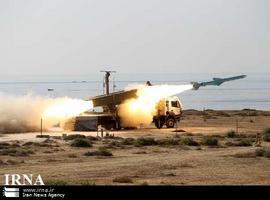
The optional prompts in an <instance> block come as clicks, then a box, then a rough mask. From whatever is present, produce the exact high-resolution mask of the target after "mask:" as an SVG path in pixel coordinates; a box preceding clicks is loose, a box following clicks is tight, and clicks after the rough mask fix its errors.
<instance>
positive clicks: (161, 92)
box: [119, 84, 193, 127]
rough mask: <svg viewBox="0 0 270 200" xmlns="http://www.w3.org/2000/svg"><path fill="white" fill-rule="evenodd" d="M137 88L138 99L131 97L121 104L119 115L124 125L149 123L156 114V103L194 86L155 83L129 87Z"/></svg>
mask: <svg viewBox="0 0 270 200" xmlns="http://www.w3.org/2000/svg"><path fill="white" fill-rule="evenodd" d="M135 88H136V89H137V90H138V91H137V96H138V98H136V99H129V100H127V101H126V102H124V103H123V104H121V105H120V106H119V116H120V117H121V119H122V124H123V125H124V126H132V127H133V126H138V125H140V124H144V125H149V124H150V123H151V122H152V119H153V116H154V115H155V114H156V104H157V103H158V102H159V101H160V100H161V99H163V98H167V97H170V96H173V95H176V94H179V93H181V92H184V91H186V90H190V89H192V88H193V86H192V84H188V85H155V86H145V85H137V86H131V87H128V88H127V89H135Z"/></svg>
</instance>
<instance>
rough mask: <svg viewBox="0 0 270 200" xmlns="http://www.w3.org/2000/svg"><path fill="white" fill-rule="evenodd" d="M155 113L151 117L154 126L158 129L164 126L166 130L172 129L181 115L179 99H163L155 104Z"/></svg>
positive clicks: (175, 97)
mask: <svg viewBox="0 0 270 200" xmlns="http://www.w3.org/2000/svg"><path fill="white" fill-rule="evenodd" d="M156 111H157V112H156V115H155V116H154V117H153V122H154V124H155V126H156V127H157V128H159V129H160V128H162V127H163V125H164V124H165V125H166V127H167V128H173V127H175V124H176V123H177V122H179V121H180V117H181V115H182V105H181V102H180V99H179V98H178V97H177V96H171V97H168V98H164V99H162V100H160V101H159V102H158V103H157V106H156Z"/></svg>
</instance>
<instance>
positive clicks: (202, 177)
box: [0, 110, 270, 185]
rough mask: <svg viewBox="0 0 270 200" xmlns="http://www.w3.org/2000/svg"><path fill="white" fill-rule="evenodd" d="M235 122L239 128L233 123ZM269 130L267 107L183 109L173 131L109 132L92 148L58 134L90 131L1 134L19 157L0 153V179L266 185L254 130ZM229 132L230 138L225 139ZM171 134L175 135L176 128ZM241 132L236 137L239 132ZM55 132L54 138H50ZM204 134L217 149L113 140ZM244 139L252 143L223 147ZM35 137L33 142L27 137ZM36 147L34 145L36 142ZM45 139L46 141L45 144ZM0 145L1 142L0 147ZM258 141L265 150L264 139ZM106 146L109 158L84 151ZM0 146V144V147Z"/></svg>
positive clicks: (269, 178)
mask: <svg viewBox="0 0 270 200" xmlns="http://www.w3.org/2000/svg"><path fill="white" fill-rule="evenodd" d="M237 124H238V125H237ZM269 127H270V112H268V111H248V110H244V111H212V110H207V111H206V112H205V113H203V112H199V111H193V110H188V111H185V112H184V115H183V118H182V120H181V122H180V124H178V127H177V128H173V129H166V128H163V129H160V130H159V129H156V128H154V126H150V127H144V128H139V129H136V130H122V131H118V132H113V131H110V132H109V134H111V135H114V138H102V139H100V140H97V141H93V147H85V148H83V147H72V146H71V145H70V143H71V142H72V140H69V141H66V140H63V139H62V137H61V136H62V134H67V135H70V134H83V135H85V136H89V135H91V136H96V135H97V133H96V132H67V131H51V132H46V133H43V134H46V135H50V136H51V138H50V139H49V140H47V139H46V138H36V135H38V134H39V133H24V134H16V133H14V134H2V135H0V143H1V142H2V143H3V142H6V143H8V144H10V145H13V146H11V147H9V148H11V149H17V150H18V152H21V151H24V152H26V153H25V155H24V154H21V155H20V153H19V154H16V155H0V177H3V175H4V174H14V173H17V174H40V175H41V176H42V178H43V180H44V182H45V184H67V185H74V184H76V185H115V184H117V185H119V184H120V185H121V184H124V185H126V184H128V185H146V184H148V185H205V184H206V185H209V184H211V185H212V184H215V185H216V184H218V185H231V184H237V185H239V184H240V185H243V184H244V185H246V184H247V185H248V184H270V170H269V166H270V159H269V158H266V157H258V156H256V155H255V151H256V149H258V148H259V147H255V146H254V145H253V144H254V141H255V135H256V133H262V132H263V131H264V130H265V129H266V128H269ZM230 130H235V131H238V133H237V135H238V136H237V137H234V138H229V137H227V132H228V131H230ZM176 131H177V132H176ZM239 135H240V136H239ZM53 136H56V137H53ZM206 136H212V137H215V138H216V139H218V142H219V145H218V146H213V147H211V146H207V145H204V144H200V145H199V146H189V145H185V144H182V143H180V144H179V145H151V146H139V147H137V146H134V145H118V146H117V144H118V142H119V141H122V140H123V138H135V139H136V138H139V137H152V138H154V139H155V140H162V139H164V138H173V139H175V140H178V139H179V140H180V141H181V140H183V139H185V138H191V139H192V140H195V141H197V142H198V143H201V142H202V141H203V140H204V139H205V137H206ZM243 139H247V140H250V141H252V145H251V146H230V145H227V144H228V142H232V143H237V142H239V141H241V140H243ZM31 141H32V142H34V144H30V143H28V145H24V144H25V143H27V142H31ZM40 144H41V145H40ZM44 144H45V145H44ZM0 146H1V145H0ZM261 146H263V147H270V142H266V141H263V142H262V144H261ZM99 147H105V148H106V149H107V150H109V151H110V152H111V153H112V154H113V156H85V155H84V153H86V152H88V151H90V152H93V151H96V150H98V148H99ZM0 151H3V148H2V149H0ZM3 181H4V179H3V178H0V184H3V183H4V182H3Z"/></svg>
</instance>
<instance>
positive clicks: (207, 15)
mask: <svg viewBox="0 0 270 200" xmlns="http://www.w3.org/2000/svg"><path fill="white" fill-rule="evenodd" d="M269 10H270V1H269V0H136V1H135V0H133V1H127V0H113V1H110V0H24V1H21V0H0V70H1V73H0V80H1V79H7V77H11V78H12V77H13V79H14V78H15V77H24V76H25V77H34V76H43V77H51V76H62V77H65V76H78V75H87V74H93V73H98V72H99V71H100V70H104V69H111V70H116V71H117V72H118V73H173V74H174V73H178V74H181V73H270V12H269Z"/></svg>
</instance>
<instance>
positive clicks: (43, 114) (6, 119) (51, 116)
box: [0, 93, 92, 133]
mask: <svg viewBox="0 0 270 200" xmlns="http://www.w3.org/2000/svg"><path fill="white" fill-rule="evenodd" d="M91 103H92V102H90V101H83V100H80V99H72V98H69V97H59V98H51V97H43V96H37V95H33V94H27V95H24V96H22V95H9V94H4V93H0V133H11V132H29V131H37V130H39V127H40V120H41V118H42V119H43V124H44V128H45V129H46V128H49V127H51V126H52V125H54V124H57V123H60V124H61V125H63V123H64V122H65V120H67V119H68V118H70V117H73V116H76V115H78V114H80V113H82V112H84V111H86V110H89V109H91V108H92V104H91Z"/></svg>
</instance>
